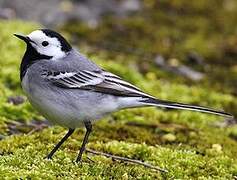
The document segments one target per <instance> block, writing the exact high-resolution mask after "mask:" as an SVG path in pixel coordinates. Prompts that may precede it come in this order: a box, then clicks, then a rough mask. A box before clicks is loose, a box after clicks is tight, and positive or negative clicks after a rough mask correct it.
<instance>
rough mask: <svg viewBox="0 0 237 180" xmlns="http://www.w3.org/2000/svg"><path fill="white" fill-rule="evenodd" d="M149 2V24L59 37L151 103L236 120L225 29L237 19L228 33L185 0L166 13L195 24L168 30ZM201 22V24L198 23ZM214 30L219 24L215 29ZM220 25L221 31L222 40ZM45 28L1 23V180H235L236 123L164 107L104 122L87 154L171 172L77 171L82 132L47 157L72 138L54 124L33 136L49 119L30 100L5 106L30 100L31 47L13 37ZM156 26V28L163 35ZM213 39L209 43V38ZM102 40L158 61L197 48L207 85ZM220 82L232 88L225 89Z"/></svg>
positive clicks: (97, 160)
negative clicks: (191, 107) (186, 106)
mask: <svg viewBox="0 0 237 180" xmlns="http://www.w3.org/2000/svg"><path fill="white" fill-rule="evenodd" d="M145 2H146V8H147V11H150V13H154V14H153V16H152V17H153V18H151V19H149V21H148V20H147V17H146V16H142V15H141V16H139V15H138V16H136V18H135V19H134V17H133V18H131V19H130V18H126V19H123V20H120V22H119V24H120V26H119V27H116V28H115V27H114V26H116V25H115V23H113V21H111V20H110V18H108V20H107V21H105V22H104V24H102V25H101V26H99V27H98V28H97V29H95V30H90V29H88V28H86V27H85V25H83V24H77V26H76V25H71V26H70V27H69V26H67V27H62V28H60V29H61V30H62V31H63V32H64V33H65V35H68V38H69V39H70V36H69V34H73V36H75V37H78V41H77V42H81V43H80V44H79V45H80V46H79V47H80V48H81V49H80V50H81V51H82V52H84V53H86V54H88V56H90V58H91V59H93V60H94V61H96V62H97V63H98V64H100V65H101V66H102V67H104V69H107V70H109V71H112V72H114V73H116V74H118V75H120V76H121V77H123V78H124V79H126V80H128V81H130V82H132V83H133V84H135V85H137V86H139V87H140V88H142V89H143V90H144V91H146V92H148V93H150V94H152V95H155V96H157V97H159V98H162V99H169V100H173V101H181V102H186V103H192V104H200V105H204V106H208V107H215V108H219V109H225V110H226V111H228V112H231V113H233V114H235V115H236V113H237V112H236V107H237V98H236V96H235V95H236V94H235V90H236V86H235V85H234V84H233V83H234V82H235V80H236V74H237V71H236V64H234V60H233V59H234V58H236V54H237V53H236V54H234V53H235V52H234V46H232V45H233V43H232V44H231V42H232V41H233V40H232V41H228V39H229V38H233V39H234V37H233V36H232V35H231V34H232V33H233V31H232V30H229V31H231V32H229V31H228V30H226V29H225V28H226V25H225V24H231V23H233V22H232V21H234V20H232V19H229V21H227V22H222V21H221V22H222V23H224V25H223V27H222V26H221V25H220V24H218V23H219V21H215V20H216V19H215V18H217V16H218V13H217V12H216V11H214V12H212V16H211V18H210V19H206V18H205V17H206V16H205V11H207V10H210V7H209V6H207V4H206V3H205V2H206V1H197V2H200V3H196V4H195V3H194V4H193V3H189V4H188V7H189V8H191V9H190V11H187V9H188V7H187V9H186V8H184V10H183V8H181V7H182V6H181V5H182V3H184V4H185V2H186V1H172V3H170V4H167V3H166V1H160V2H161V4H160V7H161V9H165V8H167V6H171V7H170V9H171V10H170V12H169V14H170V16H171V14H172V13H175V12H176V13H179V11H184V12H185V13H184V14H187V15H184V18H188V19H187V20H186V21H181V19H179V18H177V19H176V20H177V21H178V22H176V20H173V21H175V27H176V28H173V29H171V28H172V22H170V21H171V20H172V18H171V17H169V16H165V15H164V12H162V11H161V12H156V13H155V11H151V9H154V8H155V6H157V4H156V3H155V1H152V0H150V1H145ZM193 2H194V1H193ZM195 2H196V1H195ZM201 2H202V3H201ZM180 3H181V4H180ZM191 10H195V11H191ZM195 13H196V15H195ZM221 13H222V15H226V13H227V12H225V11H224V10H223V8H222V9H221ZM190 14H191V15H190ZM200 14H201V15H200ZM148 15H149V14H148ZM178 17H180V16H178ZM191 17H192V18H194V19H195V20H196V21H194V22H196V23H194V24H192V25H190V24H189V23H188V22H190V19H189V18H191ZM155 20H159V21H158V22H159V26H158V25H156V24H154V23H152V22H150V21H155ZM197 20H199V21H201V23H197ZM156 22H157V21H156ZM214 22H215V23H214ZM117 23H118V22H117ZM173 23H174V22H173ZM152 24H153V26H152ZM210 24H211V25H213V24H215V26H214V25H213V26H214V27H209V25H210ZM199 26H200V27H199ZM216 26H217V27H219V26H221V27H222V31H224V35H223V36H221V35H220V32H219V30H217V27H216ZM38 27H39V25H37V24H33V23H31V24H30V23H24V22H19V21H14V22H9V21H1V22H0V54H1V57H0V68H1V69H0V89H1V90H0V138H1V139H2V140H0V179H16V178H23V179H26V178H32V179H34V178H36V179H37V178H38V179H40V178H45V179H55V178H65V179H75V178H81V179H94V178H96V179H112V178H116V179H155V178H157V179H233V178H234V177H236V176H237V157H236V154H237V141H236V139H237V126H236V125H235V126H230V127H223V128H220V127H217V126H216V124H217V123H218V122H222V121H223V118H221V117H218V116H214V115H207V114H202V113H195V112H188V111H171V110H161V109H157V108H140V109H130V110H123V111H120V112H116V113H114V114H112V115H111V116H108V117H106V118H104V119H103V120H101V121H99V122H97V123H96V124H95V125H94V131H93V133H92V135H91V137H90V142H89V144H88V148H91V149H95V150H98V151H103V152H108V153H112V154H115V155H120V156H125V157H130V158H134V159H139V160H143V161H146V162H149V163H150V164H153V165H157V166H160V167H162V168H165V169H167V170H168V171H169V172H168V173H160V172H157V171H154V170H151V169H148V168H144V167H142V166H139V165H132V164H127V163H122V162H117V161H112V160H111V159H108V158H105V157H102V156H94V155H91V154H85V155H84V156H83V163H82V164H75V163H73V161H74V160H75V158H76V155H77V152H78V149H79V147H80V144H81V141H82V138H83V135H84V132H85V131H84V130H83V129H78V131H77V132H76V133H74V134H73V135H72V137H71V138H69V140H68V141H67V142H66V143H65V144H64V145H63V146H62V148H60V150H59V151H58V152H57V153H56V154H55V156H54V159H53V160H52V161H49V160H46V159H44V157H45V156H46V154H47V153H48V152H49V151H50V150H51V149H52V148H53V146H54V144H55V143H57V142H58V141H59V140H60V138H61V137H62V136H63V135H64V134H65V133H66V131H67V130H66V129H64V128H61V127H57V126H53V127H47V128H44V129H42V130H40V131H34V128H33V127H32V126H30V124H31V123H32V122H35V121H37V122H41V121H43V117H41V116H40V115H39V114H38V113H37V112H36V111H35V110H34V109H33V108H32V107H31V105H30V104H29V103H28V102H27V101H26V102H24V103H23V104H20V105H14V104H12V103H9V102H8V97H10V96H24V94H23V92H22V90H21V88H20V81H19V78H18V76H19V72H18V68H19V63H20V58H21V57H22V54H23V52H24V48H25V47H24V44H23V43H22V42H19V41H18V40H17V39H15V38H14V37H13V36H12V34H13V33H15V32H16V31H17V32H22V33H29V32H31V31H32V30H34V29H36V28H38ZM156 27H159V29H158V30H156ZM190 28H191V29H190ZM213 28H214V29H213ZM167 29H168V30H167ZM116 30H117V31H116ZM193 30H195V32H193ZM131 31H132V32H133V33H132V32H131ZM187 31H190V33H189V34H188V33H187ZM191 32H193V33H191ZM211 32H213V33H212V36H209V34H210V33H211ZM125 36H126V37H125ZM180 36H181V37H180ZM216 36H218V37H216ZM83 37H84V39H83ZM206 37H208V38H206ZM166 38H170V39H171V41H174V42H176V43H177V41H178V42H179V43H177V44H176V43H172V42H171V43H170V46H172V47H170V46H169V47H167V46H165V44H162V43H161V44H159V42H164V41H165V40H164V39H166ZM177 38H178V39H177ZM179 38H180V39H179ZM149 39H152V40H149ZM71 40H72V38H71ZM84 40H85V41H84ZM102 41H104V42H105V41H109V42H114V43H115V42H119V41H120V42H122V45H124V47H125V48H124V49H126V47H129V46H130V45H131V46H132V47H133V48H134V47H135V48H137V49H143V53H144V52H148V53H150V54H154V53H156V52H157V51H158V52H159V53H161V54H163V55H164V56H166V57H175V58H178V59H180V60H181V61H182V59H185V55H186V54H187V53H188V52H189V51H191V50H195V51H197V52H198V53H200V54H201V55H202V56H204V58H205V63H208V69H203V68H201V67H196V68H197V69H200V70H201V71H203V72H204V73H206V74H207V77H206V78H205V79H204V80H203V81H202V82H199V83H196V82H190V81H187V80H186V79H184V78H182V77H176V76H174V75H172V74H169V73H166V72H163V71H162V70H159V69H158V68H156V67H154V66H152V65H150V64H152V61H151V59H149V60H145V59H144V58H143V57H144V56H143V55H144V54H143V53H140V54H139V53H138V54H136V53H134V54H133V53H131V52H130V51H129V52H126V51H123V48H122V47H121V46H120V47H119V50H120V52H114V51H112V50H108V49H106V48H103V47H100V46H99V47H98V45H97V44H98V42H102ZM223 41H225V44H228V50H229V51H230V49H231V52H232V55H231V56H225V55H226V54H227V52H226V48H225V47H219V46H218V48H219V49H218V52H217V51H216V50H215V47H213V46H217V45H218V43H221V42H223ZM82 42H86V43H82ZM87 43H88V44H87ZM210 44H211V45H210ZM205 46H208V47H211V48H206V47H205ZM194 48H195V49H194ZM171 49H172V51H171ZM150 57H152V56H150ZM222 58H223V59H222ZM224 59H225V60H224ZM141 61H142V62H141ZM138 62H139V63H138ZM144 67H146V68H144ZM209 70H210V71H211V73H210V72H209ZM218 73H222V75H223V77H222V76H221V78H219V77H220V75H218ZM223 79H224V80H226V81H227V82H223ZM14 123H15V126H14V128H15V129H16V130H15V131H14V130H13V131H12V129H10V124H14ZM22 124H23V125H22ZM32 130H33V131H32ZM14 133H18V134H14ZM86 157H89V158H90V159H92V160H93V161H94V162H91V161H90V160H88V159H87V158H86Z"/></svg>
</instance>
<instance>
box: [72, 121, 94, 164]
mask: <svg viewBox="0 0 237 180" xmlns="http://www.w3.org/2000/svg"><path fill="white" fill-rule="evenodd" d="M85 127H86V134H85V137H84V139H83V142H82V145H81V148H80V151H79V154H78V156H77V159H76V162H80V161H81V157H82V154H83V152H84V151H85V147H86V144H87V142H88V138H89V135H90V133H91V131H92V124H91V122H90V121H87V122H85Z"/></svg>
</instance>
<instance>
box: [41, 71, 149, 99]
mask: <svg viewBox="0 0 237 180" xmlns="http://www.w3.org/2000/svg"><path fill="white" fill-rule="evenodd" d="M42 77H44V78H45V79H47V80H49V81H50V82H52V83H53V84H54V85H57V86H59V87H62V88H69V89H86V90H91V91H96V92H101V93H105V94H112V95H116V96H129V97H141V96H142V97H151V96H150V95H148V94H146V93H144V92H142V91H141V90H140V89H138V88H137V87H136V86H134V85H132V84H130V83H128V82H126V81H124V80H122V79H121V78H120V77H119V76H117V75H114V74H112V73H110V72H107V71H102V70H100V71H88V70H82V71H77V72H55V71H54V72H52V71H44V73H43V74H42Z"/></svg>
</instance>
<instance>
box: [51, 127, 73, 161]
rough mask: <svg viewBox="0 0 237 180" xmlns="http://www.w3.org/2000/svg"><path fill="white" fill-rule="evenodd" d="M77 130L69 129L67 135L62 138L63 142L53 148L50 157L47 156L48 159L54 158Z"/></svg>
mask: <svg viewBox="0 0 237 180" xmlns="http://www.w3.org/2000/svg"><path fill="white" fill-rule="evenodd" d="M74 130H75V129H69V130H68V132H67V134H66V135H65V136H64V137H63V138H62V140H61V141H60V142H59V143H58V144H57V145H56V146H55V147H54V148H53V150H52V151H51V152H50V153H49V155H48V156H47V158H48V159H51V158H52V156H53V155H54V153H55V152H56V151H57V150H58V148H59V147H60V146H61V145H62V144H63V143H64V141H66V140H67V138H68V137H69V136H71V135H72V133H73V132H74Z"/></svg>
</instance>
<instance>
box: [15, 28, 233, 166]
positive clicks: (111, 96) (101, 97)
mask: <svg viewBox="0 0 237 180" xmlns="http://www.w3.org/2000/svg"><path fill="white" fill-rule="evenodd" d="M14 35H15V36H16V37H17V38H19V39H20V40H23V41H24V42H25V43H26V51H25V54H24V56H23V58H22V61H21V64H20V81H21V86H22V89H23V91H24V93H25V94H26V96H27V98H28V100H29V102H30V103H31V105H32V106H33V107H34V108H35V109H36V110H37V111H39V113H41V114H42V115H43V116H44V117H45V118H46V119H48V120H49V121H51V122H52V123H53V124H56V125H60V126H63V127H65V128H68V132H67V133H66V135H65V136H64V137H63V138H62V139H61V140H60V141H59V142H58V143H57V144H56V145H55V146H54V148H53V149H52V151H51V152H50V153H49V154H48V155H47V158H48V159H51V158H52V157H53V155H54V153H55V152H56V151H57V150H58V149H59V147H60V146H61V145H62V144H63V143H64V142H65V141H66V140H67V139H68V137H69V136H71V135H72V133H73V132H74V131H75V129H76V128H79V127H83V126H84V127H85V128H86V133H85V135H84V139H83V141H82V145H81V147H80V149H79V153H78V156H77V158H76V162H81V159H82V155H83V152H84V151H85V149H86V144H87V142H88V139H89V136H90V134H91V132H92V125H93V124H94V122H96V121H97V120H99V119H101V118H103V117H104V116H106V115H109V114H111V113H113V112H116V111H119V110H121V109H125V108H134V107H145V106H156V107H161V108H168V109H182V110H192V111H199V112H204V113H211V114H216V115H221V116H227V117H232V115H231V114H229V113H226V112H224V111H221V110H215V109H211V108H207V107H201V106H196V105H189V104H184V103H178V102H172V101H167V100H161V99H158V98H156V97H154V96H152V95H149V94H147V93H145V92H144V91H142V90H141V89H140V88H138V87H136V86H134V85H132V84H131V83H129V82H127V81H125V80H123V79H122V78H121V77H119V76H117V75H115V74H113V73H111V72H109V71H106V70H104V69H103V68H101V67H99V66H98V65H96V64H95V63H94V62H93V61H91V60H90V59H88V58H87V57H86V56H85V55H83V54H82V53H80V52H79V51H78V50H77V49H75V48H73V47H72V46H71V45H70V43H69V42H68V41H67V40H66V39H65V38H64V37H63V36H62V35H61V34H59V33H58V32H56V31H54V30H51V29H37V30H34V31H33V32H31V33H30V34H28V35H23V34H16V33H15V34H14Z"/></svg>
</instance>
